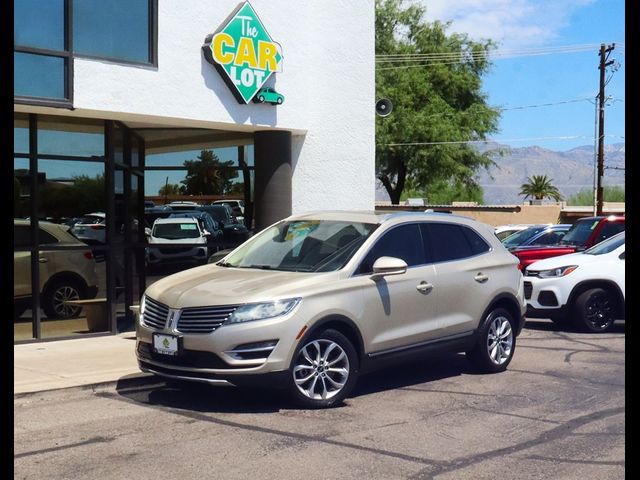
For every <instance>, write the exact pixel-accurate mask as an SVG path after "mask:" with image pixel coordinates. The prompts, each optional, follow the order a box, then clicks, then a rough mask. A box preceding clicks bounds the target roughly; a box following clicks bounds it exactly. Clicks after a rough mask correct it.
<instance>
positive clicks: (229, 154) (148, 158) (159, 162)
mask: <svg viewBox="0 0 640 480" xmlns="http://www.w3.org/2000/svg"><path fill="white" fill-rule="evenodd" d="M164 150H166V148H165V149H164ZM202 150H211V151H213V153H214V154H215V155H216V156H217V157H218V159H219V160H220V161H221V162H227V164H228V165H230V166H233V167H237V166H239V164H238V149H237V148H236V147H227V148H212V147H210V146H208V145H206V144H202V145H201V146H198V147H197V148H189V149H186V150H175V151H173V152H166V151H163V152H161V153H153V149H149V145H148V144H147V149H146V151H145V165H146V166H147V167H183V166H184V162H185V161H189V160H194V159H196V158H197V157H198V156H199V155H200V154H201V152H202ZM249 165H252V164H251V163H250V164H249Z"/></svg>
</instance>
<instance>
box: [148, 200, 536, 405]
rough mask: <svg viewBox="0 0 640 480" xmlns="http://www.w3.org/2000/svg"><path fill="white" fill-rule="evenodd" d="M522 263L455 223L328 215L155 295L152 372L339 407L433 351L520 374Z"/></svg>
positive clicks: (283, 228) (433, 217)
mask: <svg viewBox="0 0 640 480" xmlns="http://www.w3.org/2000/svg"><path fill="white" fill-rule="evenodd" d="M517 265H518V260H517V259H516V258H515V257H514V256H513V255H511V254H510V253H509V252H508V251H507V250H506V249H505V248H504V247H503V246H502V244H501V243H500V240H498V238H497V237H496V236H495V235H494V233H493V229H492V228H491V227H489V226H488V225H485V224H482V223H479V222H476V221H474V220H471V219H468V218H464V217H459V216H455V215H450V214H439V213H409V212H405V213H394V214H385V215H382V214H381V215H378V214H375V213H369V212H320V213H309V214H305V215H294V216H291V217H289V218H286V219H284V220H282V221H280V222H278V223H276V224H274V225H272V226H270V227H268V228H266V229H265V230H263V231H262V232H260V233H259V234H257V235H255V236H254V237H252V238H251V239H250V240H248V241H247V242H245V243H244V244H242V245H240V246H239V247H238V248H236V249H235V250H234V251H233V252H231V253H230V254H229V255H227V256H226V257H224V258H223V259H222V260H220V261H219V262H218V263H215V264H208V265H204V266H201V267H197V268H192V269H189V270H185V271H183V272H180V273H176V274H174V275H171V276H168V277H165V278H163V279H162V280H159V281H157V282H156V283H154V284H152V285H151V286H150V287H148V288H147V290H146V292H145V294H144V296H143V297H142V299H141V302H140V309H139V314H138V318H137V322H136V336H137V342H136V353H137V357H138V363H139V366H140V369H141V370H143V371H145V372H151V373H155V374H157V375H161V376H164V377H169V378H173V379H182V380H192V381H198V382H206V383H210V384H232V385H262V386H270V387H282V388H286V389H288V390H289V392H290V393H291V395H292V396H293V398H294V399H295V400H297V401H298V402H299V403H301V404H302V405H303V406H306V407H311V408H317V407H328V406H332V405H336V404H339V403H340V402H342V400H343V399H344V398H345V397H346V396H347V395H348V394H349V392H350V391H351V389H352V388H353V386H354V384H355V382H356V379H357V377H358V374H361V373H363V372H367V371H370V370H372V369H375V368H377V367H379V366H382V365H388V364H389V362H391V361H397V360H406V359H407V358H413V356H414V355H422V354H425V353H426V352H433V351H443V350H448V351H454V352H466V355H467V358H468V359H469V360H471V361H472V363H473V364H474V365H475V366H476V368H477V369H478V370H480V371H483V372H487V373H493V372H500V371H503V370H505V369H506V368H507V365H509V362H511V359H512V358H513V354H514V351H515V347H516V336H517V335H518V334H519V333H520V331H521V329H522V326H523V324H524V317H523V315H524V312H525V308H526V303H525V300H524V292H523V279H522V275H521V273H520V271H519V270H518V268H517Z"/></svg>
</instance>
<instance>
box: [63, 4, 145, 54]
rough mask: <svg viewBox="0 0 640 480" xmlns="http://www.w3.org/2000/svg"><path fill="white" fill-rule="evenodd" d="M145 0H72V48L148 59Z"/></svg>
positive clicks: (87, 51)
mask: <svg viewBox="0 0 640 480" xmlns="http://www.w3.org/2000/svg"><path fill="white" fill-rule="evenodd" d="M149 13H150V12H149V1H148V0H110V1H108V2H105V1H104V0H73V50H74V51H75V52H77V53H80V54H83V55H94V56H99V57H109V58H114V59H122V60H129V61H132V62H140V63H150V62H151V58H150V54H149V53H150V52H149Z"/></svg>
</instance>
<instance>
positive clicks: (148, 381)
mask: <svg viewBox="0 0 640 480" xmlns="http://www.w3.org/2000/svg"><path fill="white" fill-rule="evenodd" d="M163 381H164V380H162V379H161V378H160V377H158V376H156V375H153V374H150V373H142V372H141V373H139V374H133V375H132V376H127V377H123V378H119V379H118V380H108V381H105V382H96V383H89V384H84V385H72V386H69V387H60V388H51V389H44V390H35V391H32V392H20V393H14V394H13V398H14V400H17V399H20V398H26V397H32V396H35V395H38V394H40V393H58V392H69V391H74V390H77V391H83V390H93V391H95V390H109V389H115V388H117V389H119V390H120V389H128V388H133V387H142V386H147V385H153V384H157V383H161V382H163Z"/></svg>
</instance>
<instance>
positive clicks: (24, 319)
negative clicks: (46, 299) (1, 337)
mask: <svg viewBox="0 0 640 480" xmlns="http://www.w3.org/2000/svg"><path fill="white" fill-rule="evenodd" d="M14 229H15V228H14ZM27 230H28V228H27ZM23 233H24V232H23ZM27 233H28V232H27ZM19 234H20V233H19ZM21 236H24V235H21ZM21 240H22V241H21ZM21 240H20V239H18V238H16V237H15V236H14V242H15V243H16V245H17V244H19V243H24V240H25V239H24V238H22V239H21ZM31 301H32V298H31V252H21V251H18V252H16V251H14V252H13V312H14V313H13V339H14V341H16V340H29V339H30V338H33V315H32V313H31V312H32V310H31V309H32V305H31Z"/></svg>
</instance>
